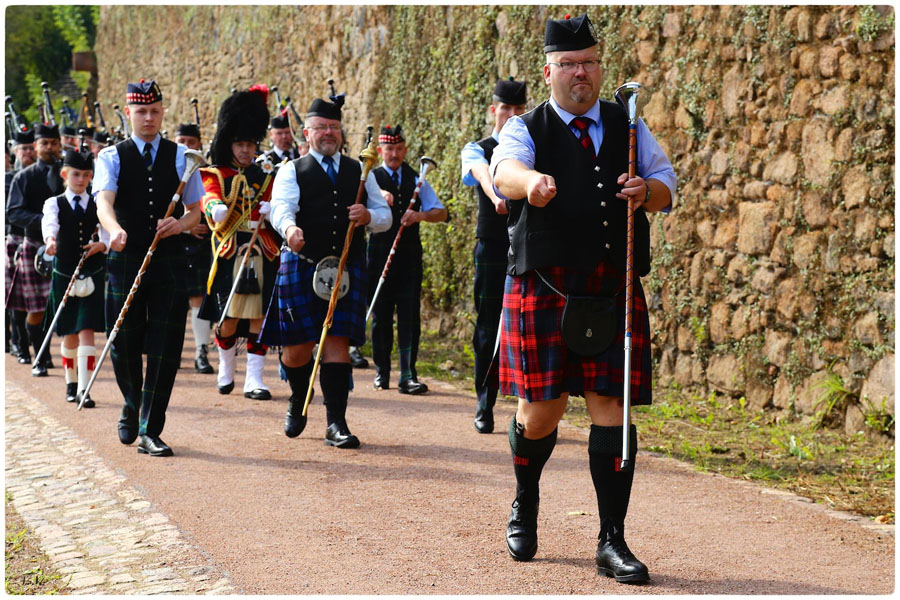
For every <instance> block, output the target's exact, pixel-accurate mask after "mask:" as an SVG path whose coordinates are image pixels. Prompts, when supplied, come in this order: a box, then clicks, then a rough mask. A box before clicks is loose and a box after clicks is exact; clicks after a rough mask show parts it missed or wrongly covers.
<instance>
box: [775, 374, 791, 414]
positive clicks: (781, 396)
mask: <svg viewBox="0 0 900 600" xmlns="http://www.w3.org/2000/svg"><path fill="white" fill-rule="evenodd" d="M792 396H793V391H792V389H791V382H790V380H789V379H788V378H787V376H786V375H784V374H783V373H782V374H781V375H779V376H778V379H777V380H776V381H775V389H774V390H773V392H772V406H774V407H775V408H777V409H779V410H785V409H786V408H788V407H789V406H790V405H791V397H792Z"/></svg>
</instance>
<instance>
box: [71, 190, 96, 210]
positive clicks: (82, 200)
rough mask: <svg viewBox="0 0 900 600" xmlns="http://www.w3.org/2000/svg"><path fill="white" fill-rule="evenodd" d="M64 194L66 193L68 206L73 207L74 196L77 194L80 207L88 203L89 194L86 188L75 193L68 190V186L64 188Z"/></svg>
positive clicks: (84, 206) (85, 206)
mask: <svg viewBox="0 0 900 600" xmlns="http://www.w3.org/2000/svg"><path fill="white" fill-rule="evenodd" d="M65 195H66V200H68V201H69V206H71V207H72V208H75V196H76V195H77V196H79V198H80V201H79V202H78V204H80V205H81V208H85V209H86V208H87V205H88V198H90V195H91V194H90V192H89V191H88V190H84V191H83V192H81V193H80V194H75V193H74V192H73V191H72V190H70V189H69V188H66V191H65Z"/></svg>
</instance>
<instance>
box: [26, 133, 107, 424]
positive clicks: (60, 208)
mask: <svg viewBox="0 0 900 600" xmlns="http://www.w3.org/2000/svg"><path fill="white" fill-rule="evenodd" d="M61 174H62V178H63V181H65V185H66V190H65V192H64V193H63V194H61V195H59V196H55V197H52V198H48V199H47V200H46V201H45V202H44V209H43V217H42V219H41V232H42V234H43V236H44V243H45V244H46V245H47V254H48V255H50V256H56V264H55V265H54V267H53V278H52V283H51V291H50V300H49V303H48V305H47V312H46V313H45V315H44V319H45V320H48V321H51V320H52V318H53V315H55V314H56V310H57V308H58V307H59V304H60V302H61V301H62V299H63V296H64V295H65V292H66V289H67V288H68V286H69V282H70V281H71V279H72V275H73V274H74V272H75V268H76V266H77V265H78V262H79V260H80V259H81V255H82V254H83V253H86V259H85V261H84V263H83V264H82V265H81V270H80V271H79V273H78V280H76V282H75V284H74V285H73V286H72V289H71V291H70V293H69V296H68V298H66V305H65V307H64V308H63V309H62V312H61V313H60V315H59V320H58V321H57V322H56V335H58V336H60V337H62V343H61V344H60V349H59V352H60V355H61V356H62V363H63V370H64V371H65V379H66V402H75V401H76V400H77V394H78V392H83V391H84V389H85V388H86V387H87V383H88V380H89V379H90V378H91V373H92V372H93V370H94V361H95V360H96V356H97V349H96V347H95V346H94V332H95V331H102V330H103V327H104V324H105V322H106V320H105V317H104V313H103V286H104V280H105V278H106V256H105V255H104V254H103V253H104V252H106V249H107V246H106V244H107V243H108V237H109V236H107V235H105V232H102V231H101V232H100V235H98V239H97V240H93V239H92V234H93V233H94V231H96V230H97V225H98V223H99V221H98V219H97V205H96V203H95V201H94V199H93V198H92V197H91V195H90V194H89V193H88V191H87V188H88V186H89V185H90V182H91V177H92V176H93V174H94V157H93V155H91V154H90V153H85V154H82V153H80V152H78V151H77V150H69V151H68V152H66V154H65V159H64V160H63V168H62V171H61ZM76 365H77V369H76ZM83 406H84V407H85V408H92V407H93V406H94V401H93V400H92V399H91V398H90V396H88V398H87V399H86V400H85V401H84V405H83Z"/></svg>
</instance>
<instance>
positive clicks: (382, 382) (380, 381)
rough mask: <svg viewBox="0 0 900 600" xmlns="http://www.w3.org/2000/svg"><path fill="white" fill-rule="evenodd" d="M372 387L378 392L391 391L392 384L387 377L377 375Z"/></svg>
mask: <svg viewBox="0 0 900 600" xmlns="http://www.w3.org/2000/svg"><path fill="white" fill-rule="evenodd" d="M372 387H374V388H375V389H376V390H386V389H390V387H391V386H390V384H389V383H388V376H387V375H376V376H375V379H374V380H373V381H372Z"/></svg>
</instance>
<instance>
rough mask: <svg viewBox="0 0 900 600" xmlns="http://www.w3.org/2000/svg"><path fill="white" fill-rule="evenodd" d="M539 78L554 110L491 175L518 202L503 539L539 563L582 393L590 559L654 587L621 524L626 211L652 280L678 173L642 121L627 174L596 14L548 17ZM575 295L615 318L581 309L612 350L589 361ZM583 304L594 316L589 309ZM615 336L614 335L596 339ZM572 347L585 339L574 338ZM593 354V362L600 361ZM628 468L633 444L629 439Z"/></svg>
mask: <svg viewBox="0 0 900 600" xmlns="http://www.w3.org/2000/svg"><path fill="white" fill-rule="evenodd" d="M544 52H545V54H546V61H547V62H546V64H545V65H544V80H545V82H546V83H547V84H548V85H549V86H550V96H551V97H550V99H549V100H548V101H547V102H544V103H542V104H541V105H540V106H538V107H537V108H535V109H534V110H532V111H530V112H528V113H526V114H525V115H523V116H522V117H512V118H510V119H509V121H507V123H506V126H505V127H504V128H503V130H502V131H501V132H500V144H499V145H498V146H497V148H496V149H495V150H494V155H493V157H492V159H491V170H492V172H493V181H494V186H495V188H496V190H498V191H499V192H500V195H502V196H503V197H505V198H509V199H510V202H509V227H510V230H511V231H512V237H511V244H510V254H509V269H508V271H507V273H508V277H507V278H506V288H505V291H504V296H503V332H502V334H501V341H500V344H501V349H500V386H501V392H502V393H504V394H506V395H510V396H516V397H518V399H519V404H518V409H517V412H516V415H515V417H514V418H513V419H512V421H511V422H510V428H509V442H510V447H511V449H512V454H513V469H514V472H515V476H516V497H515V500H514V501H513V505H512V513H511V515H510V518H509V523H508V525H507V530H506V543H507V549H508V551H509V553H510V555H511V556H512V557H513V558H514V559H515V560H523V561H526V560H531V558H532V557H533V556H534V555H535V553H536V552H537V514H538V502H539V496H540V494H539V481H540V476H541V471H542V469H543V467H544V464H545V463H546V462H547V459H549V458H550V454H551V453H552V452H553V447H554V445H555V444H556V435H557V424H558V423H559V420H560V418H561V417H562V415H563V413H564V412H565V409H566V403H567V400H568V397H569V395H570V394H572V395H576V396H584V398H585V401H586V403H587V408H588V413H589V414H590V416H591V422H592V423H593V424H592V425H591V432H590V437H589V442H588V456H589V458H590V470H591V479H592V480H593V483H594V490H595V492H596V496H597V506H598V514H599V516H600V523H601V525H600V534H599V536H598V538H599V543H598V545H597V552H596V555H595V558H596V562H597V567H598V569H599V571H600V572H601V573H604V574H606V575H607V576H610V577H615V578H616V580H617V581H620V582H640V581H646V580H648V579H649V574H648V571H647V567H646V566H645V565H644V564H643V563H642V562H641V561H639V560H638V559H637V558H636V557H635V556H634V554H632V553H631V551H630V550H629V549H628V546H627V544H626V543H625V515H626V513H627V509H628V501H629V498H630V497H631V484H632V479H633V476H634V469H633V468H627V469H624V470H623V469H621V468H620V462H621V460H622V458H621V456H620V455H621V450H622V446H623V438H622V429H623V425H622V424H623V419H624V416H623V407H622V394H623V384H624V382H623V365H624V355H625V352H624V350H623V345H624V344H623V340H624V335H625V331H624V330H625V327H624V320H625V319H624V315H625V294H624V293H623V290H624V287H625V263H626V256H625V254H626V239H625V238H626V235H625V230H626V213H627V206H628V202H627V201H628V198H629V197H631V198H633V199H634V201H635V202H634V203H635V205H637V206H638V207H639V210H638V211H637V214H636V215H635V241H634V265H635V271H636V272H637V273H638V274H639V275H645V274H647V272H648V271H649V270H650V239H649V229H650V226H649V222H648V220H647V217H646V214H645V213H647V212H657V211H662V210H665V209H667V208H668V207H669V206H670V205H671V201H672V198H673V197H674V192H675V172H674V170H673V169H672V165H671V164H670V163H669V160H668V158H666V155H665V153H664V152H663V151H662V149H661V148H660V147H659V144H658V143H657V142H656V140H655V139H654V138H653V135H652V134H650V131H649V130H648V129H647V127H646V125H644V123H643V121H639V122H638V124H637V164H636V172H637V175H636V176H635V177H634V178H629V177H628V145H629V139H628V127H629V126H628V118H627V115H626V113H625V111H624V110H623V109H622V108H621V107H620V106H619V105H618V104H617V103H615V102H606V101H602V102H601V101H598V97H599V94H600V81H601V73H600V68H599V67H600V63H601V61H600V56H599V53H598V43H597V38H596V36H595V34H594V29H593V26H592V25H591V22H590V20H589V19H588V17H587V15H582V16H580V17H577V18H566V19H561V20H553V19H548V20H547V25H546V30H545V35H544ZM634 290H635V291H634V307H633V313H632V314H633V323H634V327H633V348H634V350H635V356H634V360H633V361H632V365H633V370H632V373H631V381H629V382H628V383H629V385H631V386H632V389H634V390H635V392H634V394H633V395H634V399H633V402H634V404H635V405H640V404H649V403H650V402H651V386H650V378H651V366H650V325H649V319H648V316H647V305H646V302H645V300H644V294H643V290H642V288H641V284H640V280H639V279H638V278H637V277H635V279H634ZM575 296H591V297H593V298H594V300H593V301H592V303H591V304H596V303H601V302H602V303H603V304H606V305H608V306H610V310H609V311H606V312H596V311H595V312H590V314H586V313H584V312H582V318H585V319H587V318H590V319H592V320H594V321H596V322H592V323H591V325H592V326H596V327H597V328H598V330H597V337H598V339H601V340H603V341H604V343H603V347H598V348H592V349H591V354H592V355H591V356H583V355H579V354H576V353H575V352H574V351H572V350H571V349H570V348H569V346H568V344H567V343H566V342H565V341H564V339H563V335H562V329H561V326H560V322H561V316H562V314H563V308H564V307H565V306H566V303H567V302H569V301H571V298H572V297H575ZM582 306H585V305H584V304H582ZM604 331H608V332H609V333H610V334H611V335H608V336H606V335H601V334H602V333H603V332H604ZM570 341H571V342H573V343H574V342H577V340H570ZM594 350H596V353H594ZM629 435H630V438H631V440H630V454H631V456H629V457H628V459H629V462H630V464H632V465H633V464H634V462H633V461H634V458H635V453H636V452H637V433H636V430H635V428H634V426H632V427H631V430H630V434H629Z"/></svg>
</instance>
